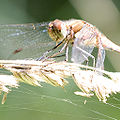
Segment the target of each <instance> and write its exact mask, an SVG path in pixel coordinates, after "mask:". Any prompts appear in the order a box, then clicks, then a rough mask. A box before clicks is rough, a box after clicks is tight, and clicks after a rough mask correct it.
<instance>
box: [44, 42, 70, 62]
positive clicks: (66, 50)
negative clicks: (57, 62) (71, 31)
mask: <svg viewBox="0 0 120 120" xmlns="http://www.w3.org/2000/svg"><path fill="white" fill-rule="evenodd" d="M67 47H68V42H66V43H65V44H64V46H63V47H62V48H61V49H60V50H59V51H58V52H56V53H54V54H53V55H51V56H48V57H47V58H46V59H48V58H52V57H55V56H57V55H59V54H60V53H62V52H63V50H64V49H65V56H66V58H65V60H68V48H67Z"/></svg>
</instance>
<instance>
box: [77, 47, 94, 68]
mask: <svg viewBox="0 0 120 120" xmlns="http://www.w3.org/2000/svg"><path fill="white" fill-rule="evenodd" d="M76 48H77V49H78V50H80V51H81V52H83V53H84V54H86V55H87V56H89V57H91V58H92V59H93V67H95V57H94V56H93V55H91V54H90V53H88V52H87V51H85V50H83V49H81V48H80V47H78V46H77V47H76ZM86 60H88V59H86Z"/></svg>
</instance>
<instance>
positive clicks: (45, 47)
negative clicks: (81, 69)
mask: <svg viewBox="0 0 120 120" xmlns="http://www.w3.org/2000/svg"><path fill="white" fill-rule="evenodd" d="M0 44H1V45H0V59H23V58H38V59H36V60H46V59H48V58H52V57H55V56H57V55H59V54H61V53H63V52H64V51H65V60H66V61H68V57H69V55H68V53H69V45H70V44H71V45H72V56H71V60H72V61H73V62H75V63H83V62H84V61H88V57H91V58H92V59H93V65H95V64H96V67H99V68H102V67H103V66H104V59H105V49H108V50H114V51H117V52H120V47H119V46H118V45H116V44H114V43H113V42H112V41H110V40H109V39H108V38H107V37H106V36H105V35H103V34H102V33H101V32H100V31H99V30H98V29H97V28H96V27H95V26H93V25H92V24H90V23H88V22H86V21H83V20H76V19H71V20H66V21H62V20H58V19H56V20H54V21H52V22H43V23H36V24H33V23H30V24H11V25H0ZM94 47H97V48H98V56H97V60H96V61H95V57H94V56H93V55H92V54H91V53H92V51H93V49H94ZM53 51H54V53H52V52H53ZM50 53H51V54H50ZM49 54H50V55H49ZM40 56H41V57H40ZM95 62H96V63H95Z"/></svg>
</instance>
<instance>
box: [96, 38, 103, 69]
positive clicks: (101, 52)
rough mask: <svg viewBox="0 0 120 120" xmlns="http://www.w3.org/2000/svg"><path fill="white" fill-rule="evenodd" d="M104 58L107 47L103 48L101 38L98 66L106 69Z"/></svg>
mask: <svg viewBox="0 0 120 120" xmlns="http://www.w3.org/2000/svg"><path fill="white" fill-rule="evenodd" d="M104 60H105V49H104V48H103V46H102V43H101V40H100V38H99V45H98V56H97V62H96V67H97V68H100V69H104Z"/></svg>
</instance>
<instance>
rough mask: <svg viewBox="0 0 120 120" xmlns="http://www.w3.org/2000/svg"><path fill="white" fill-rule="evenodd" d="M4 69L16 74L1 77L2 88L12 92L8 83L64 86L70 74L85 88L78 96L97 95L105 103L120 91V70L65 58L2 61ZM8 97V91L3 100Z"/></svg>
mask: <svg viewBox="0 0 120 120" xmlns="http://www.w3.org/2000/svg"><path fill="white" fill-rule="evenodd" d="M0 68H3V69H7V70H9V71H11V72H12V73H13V75H4V76H2V75H1V76H0V91H1V92H2V91H3V92H4V93H8V92H9V91H10V89H9V88H8V86H9V87H16V88H17V87H18V84H19V82H24V83H27V84H30V85H34V86H41V84H40V83H41V82H45V83H48V84H51V85H53V86H60V87H62V88H63V87H64V86H65V85H66V84H68V81H67V80H66V79H65V78H66V77H72V78H73V79H74V82H75V83H76V85H77V86H78V87H79V88H80V90H81V91H77V92H74V93H75V94H76V95H81V96H86V97H91V96H93V95H94V94H95V95H96V96H97V97H98V99H99V100H100V101H103V102H104V103H105V102H106V101H107V98H108V97H110V95H111V94H112V93H115V94H116V93H117V92H120V87H119V86H120V73H119V72H108V71H104V70H100V69H96V68H93V67H89V66H85V65H81V64H75V63H68V62H65V61H63V62H55V61H44V62H42V61H34V60H0ZM99 73H102V74H99ZM11 79H12V80H13V81H14V82H12V80H11ZM1 80H2V81H3V82H2V81H1ZM5 80H7V81H6V82H7V83H5ZM10 81H11V82H10ZM5 99H6V94H5V95H4V97H3V103H4V102H5Z"/></svg>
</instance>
